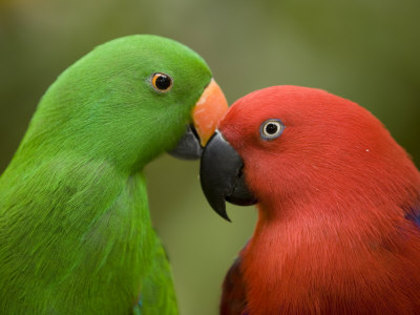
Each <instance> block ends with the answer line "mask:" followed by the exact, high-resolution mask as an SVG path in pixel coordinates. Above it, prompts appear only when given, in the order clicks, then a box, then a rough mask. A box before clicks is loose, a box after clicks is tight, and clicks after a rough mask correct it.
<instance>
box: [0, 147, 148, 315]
mask: <svg viewBox="0 0 420 315" xmlns="http://www.w3.org/2000/svg"><path fill="white" fill-rule="evenodd" d="M29 164H30V163H29ZM29 164H28V165H27V167H24V165H22V164H21V163H17V164H14V163H12V164H11V165H10V167H9V168H8V169H7V170H6V171H5V173H4V174H3V176H2V177H1V178H0V192H1V196H0V219H2V220H0V243H2V244H7V245H6V246H2V247H1V252H0V259H1V260H2V261H3V262H6V263H3V264H2V265H1V269H0V279H1V280H2V281H1V282H0V301H10V305H12V306H13V305H17V304H16V300H15V299H16V298H17V297H23V298H22V300H20V301H19V303H18V304H20V305H27V311H28V312H29V313H51V312H53V313H54V312H58V313H60V311H59V310H60V309H64V310H66V309H67V310H68V309H73V307H71V305H69V304H73V305H78V308H77V309H78V310H80V313H83V314H90V313H101V314H108V313H109V314H117V313H124V312H125V311H127V312H129V311H130V309H129V308H127V306H130V307H131V306H132V305H134V303H135V299H136V297H137V296H138V293H139V292H140V279H141V278H142V276H144V274H145V273H146V272H147V269H148V266H149V265H150V260H151V256H152V255H151V254H150V253H151V251H152V250H153V246H154V244H155V240H154V237H155V236H154V232H153V230H152V227H151V223H150V217H149V211H148V206H147V194H146V187H145V179H144V176H143V174H142V173H137V174H135V175H131V176H130V175H126V174H123V173H121V172H119V171H118V170H116V168H115V167H113V166H112V165H110V164H107V162H105V161H94V160H91V161H86V160H84V159H82V158H81V157H79V156H74V155H72V154H71V153H66V154H62V155H57V156H55V157H53V158H51V159H44V160H43V162H42V163H40V164H39V165H37V167H33V165H29ZM6 188H8V189H6ZM17 196H18V198H17ZM6 284H7V289H6V288H1V285H6ZM110 297H113V298H112V299H110ZM43 301H49V303H48V305H43ZM87 301H89V304H87ZM0 306H1V307H2V308H4V307H5V306H4V305H2V304H1V303H0ZM3 310H5V311H7V312H9V313H13V311H14V310H13V309H12V308H7V307H5V309H3ZM3 310H2V309H0V313H1V311H3ZM101 310H103V311H101ZM122 311H123V312H122ZM7 312H6V313H7ZM18 313H19V312H16V314H18ZM75 314H76V313H75Z"/></svg>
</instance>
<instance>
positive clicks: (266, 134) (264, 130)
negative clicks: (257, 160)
mask: <svg viewBox="0 0 420 315" xmlns="http://www.w3.org/2000/svg"><path fill="white" fill-rule="evenodd" d="M284 128H285V126H284V124H283V123H282V122H281V120H280V119H267V120H266V121H264V122H263V123H262V124H261V127H260V136H261V138H262V139H264V140H268V141H270V140H274V139H277V138H278V137H280V135H281V134H282V133H283V130H284Z"/></svg>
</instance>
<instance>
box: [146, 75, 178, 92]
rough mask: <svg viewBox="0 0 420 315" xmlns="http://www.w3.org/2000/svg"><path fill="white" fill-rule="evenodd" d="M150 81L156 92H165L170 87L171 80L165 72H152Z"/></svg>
mask: <svg viewBox="0 0 420 315" xmlns="http://www.w3.org/2000/svg"><path fill="white" fill-rule="evenodd" d="M150 81H151V84H152V87H153V88H154V89H155V90H156V91H157V92H160V93H166V92H169V90H170V89H172V85H173V80H172V78H171V77H170V76H169V75H168V74H166V73H162V72H156V73H153V74H152V77H151V80H150Z"/></svg>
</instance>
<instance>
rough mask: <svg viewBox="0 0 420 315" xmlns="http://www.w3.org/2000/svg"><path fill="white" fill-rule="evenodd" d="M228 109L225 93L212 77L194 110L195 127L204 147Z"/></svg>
mask: <svg viewBox="0 0 420 315" xmlns="http://www.w3.org/2000/svg"><path fill="white" fill-rule="evenodd" d="M227 109H228V103H227V101H226V98H225V95H224V94H223V92H222V90H221V89H220V87H219V85H218V84H217V83H216V81H214V79H211V81H210V84H209V85H208V86H207V87H206V88H205V90H204V91H203V94H202V95H201V97H200V99H199V100H198V102H197V103H196V104H195V107H194V108H193V110H192V118H193V123H194V127H195V129H196V130H197V133H198V135H199V137H200V144H201V145H202V146H203V147H204V146H205V145H206V144H207V142H208V141H209V139H210V138H211V136H212V135H213V133H214V131H215V130H216V127H217V124H218V122H219V121H220V120H221V119H222V117H223V116H224V114H225V113H226V111H227Z"/></svg>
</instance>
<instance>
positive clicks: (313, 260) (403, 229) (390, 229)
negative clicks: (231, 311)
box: [241, 173, 420, 314]
mask: <svg viewBox="0 0 420 315" xmlns="http://www.w3.org/2000/svg"><path fill="white" fill-rule="evenodd" d="M417 174H418V173H417ZM418 179H419V177H418ZM419 183H420V181H419V180H417V184H416V185H412V186H411V187H413V189H412V191H411V192H406V193H405V200H406V201H407V200H408V201H409V203H411V204H414V202H415V200H414V199H415V198H418V195H417V196H416V191H417V194H418V188H417V189H416V187H420V185H419ZM341 193H342V194H347V193H348V192H343V191H342V192H341ZM344 197H345V196H344V195H340V193H339V192H334V191H330V192H329V193H328V194H324V193H322V192H321V191H317V193H314V194H313V195H312V198H310V199H307V200H306V201H305V200H304V199H302V201H301V202H300V203H299V202H296V199H293V200H287V199H286V200H285V199H282V200H275V199H272V200H271V202H270V204H269V205H268V204H260V205H259V220H258V223H257V226H256V230H255V233H254V236H253V238H252V239H251V240H250V242H249V244H248V246H247V247H246V248H245V250H244V251H243V252H242V268H241V269H242V273H243V275H244V279H245V283H246V287H247V300H248V309H249V312H250V314H277V313H279V312H280V313H282V314H308V313H309V314H320V313H322V314H329V313H340V314H346V313H347V314H354V313H355V310H365V311H366V313H370V314H379V313H383V314H385V313H392V312H393V310H395V313H407V314H411V313H413V314H414V309H416V308H417V307H420V305H419V303H420V288H417V290H415V292H416V293H413V291H414V290H412V289H410V288H412V287H415V286H417V287H418V285H419V283H420V277H419V275H420V272H419V271H420V270H419V265H418V262H419V261H420V233H419V230H418V229H417V228H416V226H415V225H414V224H413V222H411V221H409V220H407V219H406V218H405V217H404V210H403V208H402V207H404V206H405V205H401V204H399V205H396V203H395V202H394V203H391V202H390V199H389V198H388V203H386V201H387V198H383V196H377V198H374V197H371V198H370V199H367V198H365V197H364V194H363V193H361V192H357V191H355V192H354V193H353V196H352V197H351V198H348V197H347V198H344ZM396 288H397V290H396ZM401 292H408V293H407V294H402V293H401ZM413 294H415V295H416V296H414V295H413ZM378 299H379V300H380V301H382V302H380V303H378V302H377V301H378ZM373 301H374V303H372V302H373ZM413 301H414V302H413ZM417 309H419V308H417ZM401 310H403V312H401ZM404 310H405V311H406V312H404ZM356 313H357V312H356Z"/></svg>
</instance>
